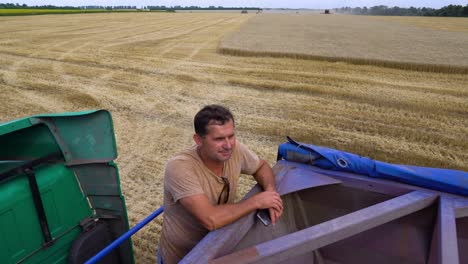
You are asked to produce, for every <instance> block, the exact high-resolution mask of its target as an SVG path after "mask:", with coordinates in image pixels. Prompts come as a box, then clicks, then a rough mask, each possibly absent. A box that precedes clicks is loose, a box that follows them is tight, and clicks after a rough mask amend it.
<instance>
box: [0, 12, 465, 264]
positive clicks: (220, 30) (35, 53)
mask: <svg viewBox="0 0 468 264" xmlns="http://www.w3.org/2000/svg"><path fill="white" fill-rule="evenodd" d="M291 16H294V15H291ZM254 17H255V15H250V14H249V15H241V14H232V13H192V14H190V13H189V14H187V13H185V14H180V13H167V14H161V13H149V14H146V13H144V14H143V13H138V14H115V13H110V14H83V15H81V14H79V15H61V16H57V15H54V16H47V15H45V16H35V17H0V91H1V93H0V102H1V104H0V113H1V118H0V121H7V120H10V119H14V118H18V117H22V116H25V115H33V114H39V113H44V112H62V111H77V110H84V109H90V108H105V109H108V110H110V111H111V112H112V114H113V117H114V123H115V132H116V136H117V144H118V151H119V158H118V160H117V163H118V165H119V168H120V174H121V183H122V189H123V192H124V195H125V197H126V202H127V206H128V213H129V218H130V225H131V226H133V225H135V224H136V223H137V222H138V221H139V220H141V219H143V218H144V217H145V216H146V215H148V214H149V213H150V212H151V211H153V210H155V209H156V208H158V207H159V206H160V205H161V203H162V187H163V186H162V176H163V169H164V164H165V162H166V161H167V159H168V158H169V157H171V156H172V155H173V154H174V153H176V152H177V151H179V150H181V149H183V148H185V147H186V146H188V145H190V144H191V136H192V133H193V132H192V131H193V128H192V118H193V115H194V113H195V112H196V111H197V110H198V109H199V108H200V107H201V106H203V105H205V104H211V103H220V104H224V105H227V106H229V107H230V108H231V109H232V110H233V112H234V113H235V115H236V117H237V127H238V138H239V139H240V140H241V141H243V142H245V143H246V144H247V145H249V146H251V148H252V149H253V150H255V151H256V152H258V153H259V155H260V156H262V157H264V158H265V159H266V160H268V161H269V162H270V163H271V164H273V163H274V159H275V156H276V148H277V145H278V144H279V143H281V142H283V141H284V140H285V138H284V137H285V136H286V135H290V136H292V137H293V138H295V139H297V140H300V141H304V142H308V143H312V144H318V145H324V146H329V147H333V148H338V149H342V150H346V151H351V152H355V153H358V154H361V155H365V156H369V157H372V158H376V159H380V160H384V161H389V162H396V163H406V164H415V165H422V166H433V167H443V168H454V169H462V170H468V164H467V163H466V160H468V140H467V135H468V75H467V74H454V73H452V74H448V73H435V72H424V71H408V70H402V69H395V68H383V67H378V66H370V65H367V66H366V65H353V64H348V63H344V62H327V61H319V60H302V59H293V58H270V57H241V56H228V55H222V54H219V53H217V49H218V44H219V43H220V41H221V40H222V39H223V38H224V37H225V36H227V35H229V34H231V33H233V32H236V31H237V30H238V29H239V28H240V26H241V25H244V27H243V29H244V30H245V29H248V25H249V24H243V23H245V22H247V21H248V19H249V18H254ZM314 19H316V18H314ZM323 19H330V18H329V17H324V18H323ZM355 19H357V20H360V19H368V18H365V17H356V18H355ZM386 19H387V20H390V21H392V19H391V18H386ZM424 19H426V20H430V18H424ZM254 21H255V20H254ZM395 21H400V20H398V19H397V20H395ZM399 23H401V22H399ZM405 23H407V24H408V27H410V28H414V27H418V26H419V25H418V24H417V23H414V22H412V21H409V20H408V21H405ZM426 24H427V23H426ZM429 24H430V23H429ZM437 24H440V23H437ZM301 26H302V25H298V27H301ZM442 31H443V32H444V33H448V32H445V31H444V30H442ZM447 31H448V30H447ZM463 34H466V32H465V33H463ZM260 35H261V34H260ZM438 37H439V35H435V36H434V39H437V38H438ZM352 38H354V37H353V34H352V32H350V33H349V34H346V35H344V36H342V38H341V40H342V41H344V42H345V41H351V40H350V39H352ZM260 39H261V38H260ZM283 40H284V43H285V44H287V42H288V40H289V38H288V37H287V35H284V36H283ZM311 41H315V42H316V41H317V40H311ZM435 41H436V40H435ZM261 43H263V42H261ZM267 44H268V43H263V44H262V45H267ZM246 45H247V44H246ZM259 45H260V44H259ZM442 48H444V47H442ZM366 49H367V50H369V52H374V53H378V52H385V51H382V50H381V47H379V46H373V45H372V44H369V43H368V45H367V46H366ZM466 49H467V48H466V47H463V48H460V50H459V53H464V54H466V52H467V50H466ZM415 52H416V53H418V52H419V51H418V50H415ZM426 56H428V57H430V58H432V59H436V58H437V56H436V55H435V54H432V53H431V54H426ZM252 184H253V182H252V180H251V179H250V178H249V177H242V181H241V188H240V190H241V192H242V194H243V193H245V192H246V191H247V190H249V189H250V187H251V186H252ZM161 223H162V218H159V219H157V220H155V221H153V222H152V223H151V224H150V225H149V226H147V227H145V228H144V229H142V230H141V231H140V232H139V233H137V234H136V235H135V236H134V239H133V241H134V246H135V255H136V260H137V263H154V262H155V257H154V254H155V250H156V245H157V243H158V237H159V232H160V229H161Z"/></svg>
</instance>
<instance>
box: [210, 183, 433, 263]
mask: <svg viewBox="0 0 468 264" xmlns="http://www.w3.org/2000/svg"><path fill="white" fill-rule="evenodd" d="M436 198H437V195H434V194H430V193H424V192H420V191H415V192H412V193H409V194H406V195H403V196H401V197H397V198H394V199H391V200H388V201H385V202H383V203H380V204H377V205H374V206H371V207H368V208H365V209H362V210H359V211H357V212H354V213H350V214H347V215H345V216H342V217H339V218H335V219H333V220H330V221H327V222H324V223H322V224H318V225H315V226H312V227H310V228H307V229H304V230H301V231H298V232H295V233H292V234H289V235H286V236H284V237H281V238H278V239H274V240H272V241H268V242H265V243H262V244H259V245H257V246H255V247H254V248H247V249H244V250H240V251H237V252H235V253H233V254H230V255H227V256H224V257H221V258H218V259H215V260H213V261H212V263H226V262H227V263H282V262H286V261H287V260H288V258H291V257H295V256H299V255H302V254H305V253H307V252H310V251H313V250H316V249H319V248H321V247H323V246H326V245H329V244H332V243H334V242H336V241H339V240H342V239H345V238H348V237H351V236H353V235H356V234H358V233H360V232H363V231H366V230H369V229H371V228H374V227H376V226H379V225H382V224H384V223H387V222H389V221H392V220H394V219H397V218H400V217H402V216H405V215H408V214H410V213H413V212H415V211H418V210H421V209H423V208H425V207H427V206H429V205H430V204H431V203H432V202H434V200H435V199H436ZM253 251H256V252H258V254H257V255H255V256H252V254H250V256H251V257H250V258H248V259H247V258H246V257H245V255H246V253H247V252H253ZM241 256H242V262H238V259H240V258H241Z"/></svg>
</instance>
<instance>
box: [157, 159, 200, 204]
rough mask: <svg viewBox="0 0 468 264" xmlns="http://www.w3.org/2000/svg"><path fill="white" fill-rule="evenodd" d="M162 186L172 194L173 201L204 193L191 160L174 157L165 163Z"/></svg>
mask: <svg viewBox="0 0 468 264" xmlns="http://www.w3.org/2000/svg"><path fill="white" fill-rule="evenodd" d="M164 188H165V189H166V190H167V191H168V192H169V193H170V194H171V195H172V198H173V199H174V202H177V201H178V200H180V199H182V198H185V197H189V196H193V195H197V194H203V193H204V192H203V189H202V187H201V184H200V181H199V179H198V175H197V174H196V170H194V168H193V166H192V164H191V162H190V161H186V160H178V159H175V160H171V161H169V162H168V163H167V165H166V170H165V173H164Z"/></svg>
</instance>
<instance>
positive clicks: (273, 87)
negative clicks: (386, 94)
mask: <svg viewBox="0 0 468 264" xmlns="http://www.w3.org/2000/svg"><path fill="white" fill-rule="evenodd" d="M227 84H228V85H232V86H236V87H242V88H245V89H253V90H258V91H265V90H266V91H271V92H286V93H298V94H307V95H311V96H318V97H323V98H332V99H334V100H343V101H345V102H350V101H352V102H355V103H360V104H367V105H371V106H374V107H377V108H381V107H386V108H390V109H398V110H401V109H405V110H408V111H418V112H423V113H424V112H429V113H437V114H441V115H444V116H446V115H455V116H459V117H462V118H463V117H466V116H467V115H468V108H467V109H458V110H457V109H455V110H454V109H448V108H446V107H444V108H437V109H435V108H434V107H433V106H428V105H426V104H419V105H415V104H412V103H410V102H400V101H388V100H385V99H384V98H381V97H377V98H376V97H366V96H361V95H357V94H352V93H342V92H340V91H332V90H328V89H325V88H323V87H312V86H309V85H300V84H294V85H289V86H285V85H281V84H278V83H267V82H263V83H260V82H251V81H244V80H235V79H231V80H228V81H227Z"/></svg>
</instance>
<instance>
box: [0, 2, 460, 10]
mask: <svg viewBox="0 0 468 264" xmlns="http://www.w3.org/2000/svg"><path fill="white" fill-rule="evenodd" d="M0 3H19V4H27V5H29V6H34V5H55V6H82V5H99V6H119V5H125V6H128V5H131V6H137V7H142V6H148V5H165V6H175V5H181V6H200V7H207V6H211V5H213V6H227V7H238V6H241V7H244V6H247V7H262V8H269V7H270V8H279V7H283V8H317V9H323V8H334V7H344V6H351V7H357V6H360V7H363V6H367V7H370V6H376V5H386V6H399V7H410V6H414V7H432V8H441V7H443V6H447V5H450V4H456V5H467V4H468V0H464V1H460V0H437V1H435V0H430V1H429V0H422V1H417V0H404V1H403V0H361V1H359V0H344V1H338V0H328V1H325V0H321V1H319V0H289V1H288V0H237V1H234V0H205V1H201V0H176V1H166V0H163V1H160V0H61V1H60V0H22V1H20V0H0Z"/></svg>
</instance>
